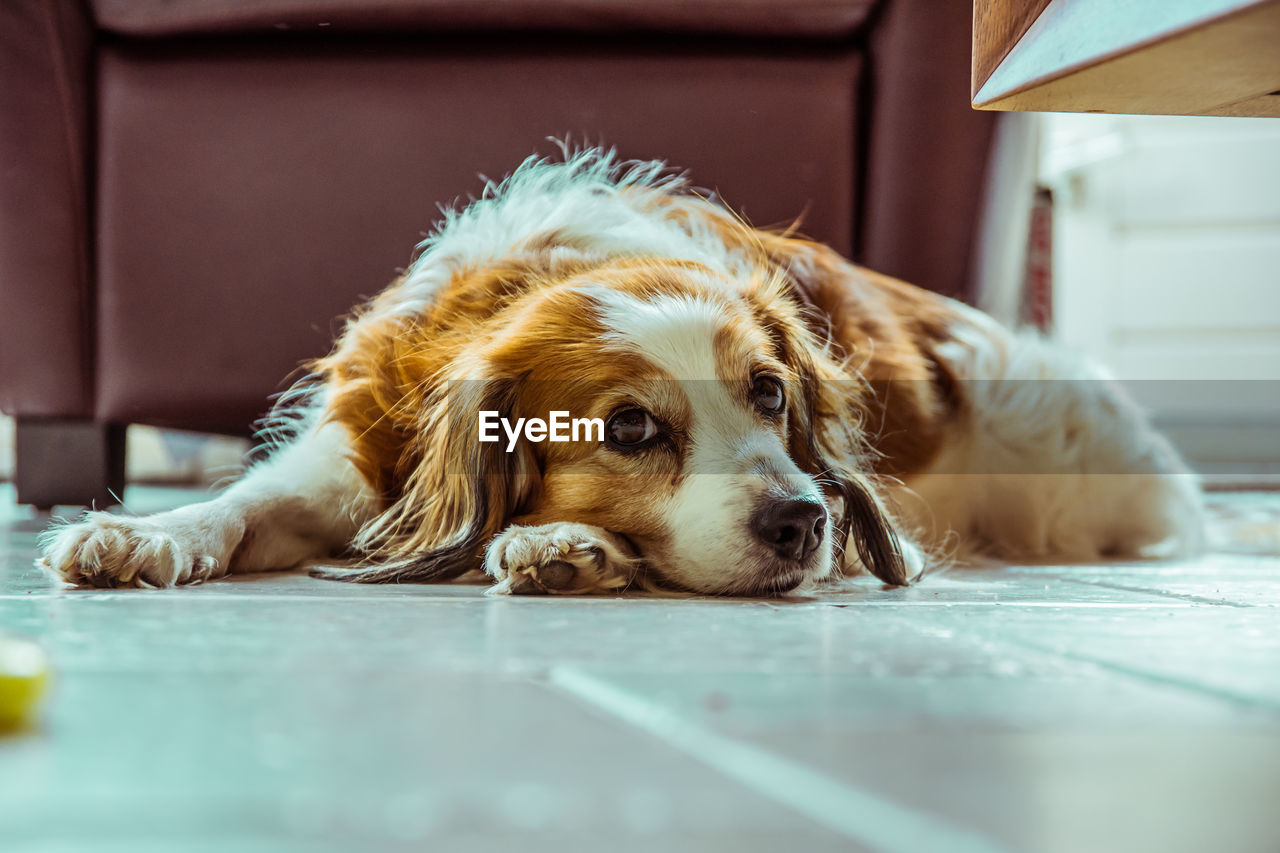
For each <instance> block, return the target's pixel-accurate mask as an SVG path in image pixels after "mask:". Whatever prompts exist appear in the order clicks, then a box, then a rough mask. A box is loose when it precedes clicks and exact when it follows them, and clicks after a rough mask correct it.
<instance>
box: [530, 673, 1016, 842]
mask: <svg viewBox="0 0 1280 853" xmlns="http://www.w3.org/2000/svg"><path fill="white" fill-rule="evenodd" d="M549 680H550V682H551V684H553V685H554V686H556V687H558V688H559V689H560V690H562V691H564V692H565V693H568V694H570V695H572V696H574V697H575V698H577V699H579V700H581V701H583V702H585V703H587V704H588V705H592V706H595V707H596V708H599V709H600V710H603V711H605V712H606V713H608V714H610V715H612V716H614V717H616V718H618V719H620V720H622V721H623V722H625V723H628V724H630V725H632V726H634V727H635V728H637V729H640V730H642V731H645V732H648V733H649V734H651V735H653V736H654V737H656V738H658V739H659V740H662V741H664V742H666V743H667V744H669V745H671V746H673V747H675V748H676V749H678V750H680V751H681V752H684V753H685V754H686V755H688V756H689V757H691V758H693V759H695V760H697V761H700V762H702V763H703V764H706V765H708V766H709V767H711V768H712V769H714V770H716V771H718V772H719V773H721V774H723V775H724V776H727V777H729V778H730V779H732V780H734V781H735V782H737V783H738V784H740V785H742V786H743V787H746V788H749V789H751V790H753V791H755V792H756V793H758V794H761V795H763V796H765V797H767V798H769V799H771V800H773V801H774V802H776V803H779V804H781V805H783V806H786V807H788V808H790V809H792V810H793V811H796V812H799V813H800V814H802V815H804V816H805V817H808V818H809V819H811V820H813V821H815V822H817V823H819V824H821V825H823V826H825V827H827V828H828V829H830V830H833V831H835V832H837V833H839V834H840V835H842V836H844V837H845V838H848V839H851V840H853V841H856V842H857V843H859V844H863V845H866V846H868V847H871V848H873V849H875V850H881V851H886V853H919V851H922V850H947V851H951V853H997V851H1003V850H1005V848H1004V847H1002V846H1001V845H999V844H997V843H995V842H994V841H991V840H989V839H987V838H985V837H984V836H982V835H979V834H978V833H976V832H974V831H972V830H969V829H967V828H963V827H957V826H952V825H950V824H948V823H946V822H944V821H942V820H940V819H938V818H936V817H933V816H931V815H928V814H925V813H923V812H919V811H915V810H914V809H911V808H909V807H907V806H904V805H902V804H900V803H896V802H894V801H892V800H887V799H884V798H882V797H880V796H877V795H876V794H872V793H869V792H867V791H864V790H862V789H860V788H856V787H854V786H852V785H850V784H849V783H847V782H842V781H840V780H838V779H835V778H832V777H830V776H827V775H826V774H823V773H821V772H819V771H816V770H813V769H810V768H808V767H805V766H804V765H802V764H798V763H796V762H793V761H790V760H788V759H786V758H783V757H781V756H778V755H775V754H773V753H771V752H768V751H766V750H763V749H760V748H758V747H755V746H751V745H749V744H746V743H742V742H741V741H737V740H733V739H731V738H728V737H725V736H723V735H719V734H716V733H715V732H713V731H711V730H709V729H706V728H704V727H702V726H699V725H697V724H696V723H693V722H691V721H689V720H687V719H684V718H682V717H681V716H680V715H679V714H677V713H675V712H674V711H672V710H670V709H669V708H666V707H663V706H662V705H660V704H658V703H655V702H652V701H649V700H646V699H644V698H643V697H641V696H637V695H635V694H634V693H630V692H628V691H625V690H622V689H620V688H618V687H616V686H614V685H612V684H609V683H608V682H607V681H604V680H602V679H600V678H597V677H594V676H592V675H589V674H587V673H585V672H583V671H582V670H580V669H576V668H574V667H567V666H561V667H553V668H552V669H551V671H550V673H549Z"/></svg>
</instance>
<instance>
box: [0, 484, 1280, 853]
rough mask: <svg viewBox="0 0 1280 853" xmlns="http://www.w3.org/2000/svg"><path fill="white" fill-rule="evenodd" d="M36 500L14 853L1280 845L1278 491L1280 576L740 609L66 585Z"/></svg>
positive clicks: (1164, 574) (1266, 524)
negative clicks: (35, 657)
mask: <svg viewBox="0 0 1280 853" xmlns="http://www.w3.org/2000/svg"><path fill="white" fill-rule="evenodd" d="M6 489H7V487H5V486H0V626H3V627H4V628H5V629H8V630H11V631H16V632H20V633H25V634H28V635H33V636H35V637H38V638H40V639H41V640H42V641H43V642H44V643H45V644H46V645H47V646H48V648H49V650H50V652H51V653H52V655H53V656H54V658H55V660H56V665H57V676H58V678H57V683H56V687H55V689H54V691H53V693H52V695H51V696H50V697H49V701H48V702H47V707H46V708H45V713H44V716H43V720H42V722H41V724H40V725H39V726H38V727H37V728H35V729H34V730H31V731H28V732H24V733H19V734H16V735H10V736H8V737H3V738H0V849H4V850H6V851H13V850H22V849H24V848H30V849H33V850H40V851H63V850H67V851H71V850H75V851H79V850H112V851H115V850H120V851H178V850H307V851H311V850H322V851H323V850H351V851H376V850H398V849H405V850H426V849H434V850H504V849H510V850H520V851H541V850H555V851H565V850H584V851H613V850H637V851H639V850H643V851H667V850H733V851H752V850H787V851H809V850H815V851H817V850H851V849H853V850H856V849H875V850H886V851H904V853H917V851H945V850H958V851H994V850H1031V851H1042V850H1043V851H1069V853H1078V851H1109V850H1115V851H1136V850H1159V851H1176V850H1187V851H1246V850H1257V851H1270V852H1271V853H1274V851H1276V850H1280V606H1278V605H1280V556H1275V555H1274V554H1275V552H1276V550H1277V549H1276V547H1275V546H1276V542H1275V537H1276V531H1277V529H1280V528H1277V527H1276V526H1275V518H1276V516H1277V512H1276V509H1277V504H1280V499H1278V498H1277V496H1276V495H1271V496H1258V495H1230V496H1220V497H1218V498H1217V499H1216V500H1217V501H1218V504H1219V515H1220V516H1224V517H1226V518H1228V520H1229V522H1230V523H1231V524H1233V525H1235V528H1234V529H1235V531H1236V533H1235V535H1233V541H1236V542H1237V543H1243V544H1240V546H1239V550H1241V551H1251V552H1253V553H1217V554H1215V555H1213V556H1210V557H1208V558H1205V559H1202V560H1198V561H1195V562H1188V563H1175V564H1149V565H1123V566H1105V567H1074V568H1070V567H1068V568H1059V567H1022V568H1007V569H986V570H981V571H963V572H962V571H955V572H952V573H951V574H949V575H946V576H942V577H938V578H934V579H931V580H929V581H927V582H925V583H924V584H922V585H920V586H917V587H914V588H910V589H905V590H883V589H880V588H879V587H878V585H876V584H874V583H872V582H870V581H869V580H865V581H862V580H860V581H856V582H852V583H850V584H849V586H848V588H847V589H844V590H841V591H839V592H833V593H830V594H825V595H823V596H822V597H819V598H809V599H795V600H779V601H733V600H706V599H692V600H652V599H650V600H637V599H630V600H616V599H607V598H606V599H560V598H554V597H552V598H513V599H495V598H487V597H485V596H484V595H483V594H482V593H483V590H482V588H479V587H474V586H404V587H353V586H344V585H340V584H333V583H329V582H325V581H318V580H312V579H309V578H306V577H299V576H296V575H270V576H262V577H258V578H251V579H243V580H235V581H225V582H219V583H214V584H210V585H207V586H204V587H197V588H194V589H190V590H177V591H160V592H142V591H83V592H82V591H74V592H64V591H59V590H56V589H54V588H53V587H52V586H51V585H50V584H49V582H48V581H47V580H46V579H44V578H43V577H42V576H41V575H40V574H38V573H37V572H36V571H35V570H34V569H33V568H32V567H31V558H32V555H33V553H34V543H35V536H36V532H37V531H38V530H39V529H40V528H41V527H42V526H43V524H44V522H45V519H44V518H41V517H39V516H36V515H35V514H34V513H33V512H30V511H29V510H27V509H25V508H18V507H15V506H13V495H12V492H11V491H7V490H6ZM126 497H127V499H128V500H129V501H130V502H131V503H132V504H134V505H135V506H136V507H137V508H138V509H142V510H145V509H150V508H155V507H158V506H163V505H168V504H170V503H172V502H174V501H175V500H184V499H189V497H190V496H189V495H187V494H183V493H173V492H161V491H157V490H139V489H134V490H131V492H130V493H129V494H128V495H127V496H126ZM1267 552H1272V553H1271V554H1268V553H1267Z"/></svg>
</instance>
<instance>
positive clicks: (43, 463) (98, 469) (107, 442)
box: [14, 416, 125, 509]
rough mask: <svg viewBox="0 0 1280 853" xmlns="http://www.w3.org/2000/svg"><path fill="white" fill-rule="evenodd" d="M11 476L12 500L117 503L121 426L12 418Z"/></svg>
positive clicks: (122, 450) (120, 486)
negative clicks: (14, 497) (13, 454)
mask: <svg viewBox="0 0 1280 853" xmlns="http://www.w3.org/2000/svg"><path fill="white" fill-rule="evenodd" d="M16 427H17V430H16V435H15V442H14V444H15V450H16V457H17V458H16V460H15V462H16V465H15V470H14V481H15V484H16V486H17V491H18V503H25V504H34V505H35V506H36V507H38V508H39V509H49V508H51V507H54V506H89V507H94V508H97V509H102V508H105V507H108V506H111V505H113V504H118V503H120V497H121V496H122V495H123V494H124V460H125V425H124V424H103V423H97V422H94V421H89V420H67V419H62V418H31V417H21V416H20V417H18V419H17V424H16Z"/></svg>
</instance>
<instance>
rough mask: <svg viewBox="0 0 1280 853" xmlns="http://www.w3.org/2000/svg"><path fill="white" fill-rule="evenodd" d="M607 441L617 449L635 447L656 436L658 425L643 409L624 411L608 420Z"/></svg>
mask: <svg viewBox="0 0 1280 853" xmlns="http://www.w3.org/2000/svg"><path fill="white" fill-rule="evenodd" d="M607 432H608V435H609V441H610V443H611V444H614V445H616V446H618V447H635V446H637V445H640V444H644V443H645V442H646V441H648V440H649V439H651V438H653V437H654V436H656V435H657V434H658V424H657V423H656V422H655V421H654V420H653V416H652V415H650V414H649V413H648V412H646V411H645V410H644V409H626V410H625V411H621V412H618V413H617V414H616V415H614V416H613V417H611V418H609V424H608V429H607Z"/></svg>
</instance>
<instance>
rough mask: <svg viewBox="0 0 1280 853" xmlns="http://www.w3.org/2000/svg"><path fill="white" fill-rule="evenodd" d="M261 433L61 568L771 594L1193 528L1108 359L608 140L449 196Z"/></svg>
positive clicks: (498, 588)
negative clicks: (231, 480) (739, 210)
mask: <svg viewBox="0 0 1280 853" xmlns="http://www.w3.org/2000/svg"><path fill="white" fill-rule="evenodd" d="M920 239H922V240H926V239H928V237H927V235H921V237H920ZM570 416H572V417H573V419H574V424H575V426H576V425H577V424H578V423H579V422H581V424H582V425H583V426H584V428H585V437H584V435H582V434H579V435H578V436H577V440H576V441H575V440H568V439H565V440H561V439H563V436H561V438H556V435H554V433H556V427H557V426H558V427H564V426H565V424H566V423H568V421H566V420H564V419H565V418H567V417H570ZM547 417H550V418H551V421H550V424H551V427H550V428H549V427H548V421H546V420H545V418H547ZM557 418H560V420H557ZM486 419H487V420H486ZM499 423H501V424H504V427H503V429H504V430H505V433H504V432H503V431H499V430H497V428H496V425H497V424H499ZM512 423H515V424H516V427H515V428H514V429H513V428H512V427H511V424H512ZM548 430H549V431H550V432H551V433H553V435H552V436H551V439H552V440H541V441H540V440H539V439H540V438H542V437H543V436H545V434H546V433H547V432H548ZM560 432H561V433H563V432H566V430H560ZM263 435H264V443H265V446H266V448H267V452H266V453H265V457H264V459H263V460H262V461H259V462H257V463H255V464H253V465H252V466H250V468H249V469H248V470H247V472H246V473H245V475H244V476H243V477H242V478H241V479H240V480H239V481H238V482H236V483H235V484H233V485H232V486H230V487H229V488H227V489H226V490H225V491H223V492H221V493H220V494H218V495H217V496H216V497H214V498H213V499H212V500H209V501H206V502H203V503H197V504H194V505H190V506H184V507H181V508H178V509H175V510H172V511H169V512H163V513H160V514H156V515H151V516H145V517H131V516H127V515H117V514H108V513H105V512H89V513H87V514H86V515H85V516H84V517H83V519H81V520H79V521H78V522H75V523H70V524H64V525H62V526H56V527H54V528H51V529H50V530H49V531H48V532H47V533H46V534H45V536H44V538H43V540H42V542H41V550H42V557H41V558H40V563H41V565H43V566H44V567H45V568H46V569H48V570H49V571H50V572H52V573H53V574H54V575H55V576H56V577H58V578H59V579H61V580H62V581H64V582H67V583H70V584H74V585H80V586H96V587H170V586H174V585H177V584H190V583H197V582H201V581H205V580H208V579H210V578H216V577H219V576H223V575H226V574H240V573H247V572H259V571H265V570H272V569H285V568H290V567H299V566H311V567H312V573H313V574H315V575H318V576H320V577H328V578H333V579H338V580H345V581H350V582H357V583H386V582H393V583H394V582H437V581H445V580H450V579H454V578H459V577H462V576H471V577H475V576H476V575H477V573H479V572H483V574H484V575H485V576H487V579H488V580H489V581H490V582H491V583H492V584H493V586H492V590H491V591H492V592H495V593H500V594H503V593H506V594H509V593H524V594H545V593H556V594H586V593H617V592H619V591H622V590H626V589H634V590H649V591H655V592H658V591H668V592H672V591H675V592H680V591H682V592H687V593H701V594H708V595H781V594H786V593H790V592H793V591H795V590H804V589H811V588H814V587H815V586H817V585H819V584H822V583H823V582H826V581H831V580H834V579H837V578H841V577H846V576H850V575H854V574H859V573H862V572H869V573H870V574H871V575H874V576H875V577H876V578H879V579H880V580H881V581H883V582H884V583H886V584H890V585H896V586H900V585H905V584H908V583H910V582H912V581H913V580H914V579H916V578H919V577H920V576H922V574H923V573H925V572H926V571H927V570H929V569H930V568H931V567H936V566H939V565H943V564H954V563H963V562H969V561H973V560H989V559H998V560H1005V561H1040V562H1044V561H1073V562H1074V561H1096V560H1101V559H1111V558H1151V557H1170V556H1176V555H1182V554H1190V553H1194V552H1196V551H1197V550H1198V549H1199V548H1200V547H1201V546H1202V543H1203V533H1202V530H1203V510H1202V500H1201V495H1200V491H1199V488H1198V485H1197V483H1196V479H1195V477H1194V476H1193V475H1191V473H1190V472H1189V471H1188V469H1187V468H1186V466H1185V465H1184V463H1183V462H1182V460H1181V459H1180V458H1179V457H1178V455H1177V453H1176V452H1175V451H1174V450H1173V448H1172V447H1171V446H1170V445H1169V444H1168V442H1167V441H1166V440H1165V439H1164V438H1163V437H1161V436H1160V435H1159V434H1157V433H1156V432H1155V431H1153V429H1152V427H1151V426H1150V425H1149V423H1148V422H1147V420H1146V419H1145V417H1144V415H1143V413H1142V412H1141V411H1140V410H1139V409H1138V407H1137V406H1136V405H1135V404H1134V403H1133V402H1131V401H1130V400H1129V399H1127V398H1126V396H1125V395H1124V393H1123V392H1122V390H1121V389H1120V388H1119V387H1118V386H1117V385H1116V384H1115V383H1114V382H1112V381H1111V380H1109V379H1108V378H1107V376H1106V374H1105V373H1104V372H1103V371H1102V370H1101V369H1100V368H1098V367H1096V366H1095V365H1093V364H1091V363H1089V362H1088V361H1087V360H1085V359H1083V358H1081V357H1079V356H1076V355H1074V354H1072V353H1069V352H1068V351H1066V350H1064V349H1062V348H1060V347H1059V346H1056V345H1055V344H1053V343H1051V342H1049V341H1047V340H1044V339H1042V338H1039V337H1037V336H1035V335H1032V334H1028V333H1024V332H1015V331H1011V330H1009V329H1007V328H1005V327H1002V326H1001V325H999V324H997V323H996V322H995V321H994V320H992V319H991V318H990V317H988V316H987V315H985V314H982V313H980V312H978V311H976V310H974V309H972V308H969V307H967V306H965V305H963V304H961V303H959V302H956V301H953V300H951V299H947V298H944V297H942V296H939V295H936V294H933V293H931V292H928V291H925V290H923V289H920V288H916V287H914V286H911V285H909V284H906V283H903V282H900V281H897V280H894V279H892V278H889V277H887V276H884V275H880V274H877V273H874V272H871V271H869V270H867V269H863V268H860V267H858V266H855V265H854V264H852V263H851V262H849V261H847V260H845V259H844V258H842V257H841V256H839V255H838V254H837V253H836V252H835V251H833V250H832V249H830V248H828V247H826V246H824V245H821V244H819V243H816V242H812V241H809V240H806V239H802V238H801V237H799V236H797V235H796V233H795V232H794V231H793V230H773V231H770V230H760V229H756V228H753V227H751V226H749V225H748V224H746V223H745V222H743V221H742V220H740V219H739V218H737V217H736V216H735V215H734V214H733V213H732V212H731V211H730V210H729V209H727V208H726V207H724V206H721V205H720V204H719V203H717V202H716V201H714V200H713V199H712V198H710V197H709V196H707V195H703V194H699V193H697V192H695V191H693V190H692V189H691V188H690V186H689V185H688V183H687V181H686V180H685V179H684V177H683V176H680V175H675V174H673V173H672V172H671V171H670V170H668V169H667V168H666V167H665V165H664V164H663V163H661V162H657V161H654V162H642V161H625V162H624V161H620V160H619V159H618V158H617V157H616V156H615V155H614V154H613V152H611V151H602V150H600V149H588V150H582V151H577V152H572V151H566V152H565V154H564V156H563V157H562V158H559V159H557V160H555V161H552V160H546V159H538V158H530V159H528V160H526V161H525V162H524V163H523V164H521V165H520V166H519V168H517V169H516V170H515V171H514V172H513V173H512V174H511V175H510V176H509V177H507V178H506V179H505V180H503V181H501V182H499V183H492V182H491V183H489V184H488V185H487V186H486V189H485V192H484V194H483V195H482V196H481V197H480V198H479V199H476V200H473V201H472V202H471V203H470V204H469V205H467V206H465V207H464V208H463V209H461V210H450V211H446V212H445V215H444V219H443V220H442V221H441V222H440V223H438V226H437V228H436V230H435V231H434V232H433V234H432V236H430V237H428V238H427V239H426V240H425V241H424V243H423V244H422V245H421V246H420V247H419V255H418V256H417V258H416V260H415V261H414V262H413V263H412V265H411V266H410V267H409V268H408V270H407V272H406V273H405V274H404V275H403V276H401V277H400V278H399V279H398V280H397V281H395V282H394V283H392V284H391V285H390V286H389V287H388V288H387V289H386V290H384V291H383V292H382V293H381V294H379V295H378V296H377V297H375V298H374V299H372V300H371V301H370V302H368V303H367V304H366V305H364V306H363V307H360V308H359V309H357V310H356V311H355V313H354V314H353V315H352V316H351V318H350V319H349V320H348V321H347V323H346V325H345V329H344V331H343V332H342V334H341V335H340V336H339V338H338V340H337V342H336V344H335V346H334V348H333V349H332V351H331V352H330V353H329V354H328V355H327V356H325V357H323V358H321V359H319V360H317V361H315V362H314V363H312V364H311V365H310V370H309V373H308V374H307V376H306V377H305V378H304V379H302V380H301V381H299V382H298V383H296V384H295V385H294V386H293V387H292V388H291V389H290V391H288V392H287V393H285V394H284V395H282V397H281V399H280V400H278V401H277V404H276V405H275V407H274V410H273V414H272V416H271V417H270V418H269V422H268V423H267V425H266V427H265V429H264V430H263ZM495 435H497V440H495V438H494V436H495ZM335 559H337V560H339V561H340V562H339V565H338V566H336V567H335V566H333V565H329V566H328V567H325V566H324V565H323V564H324V563H325V562H326V561H332V560H335ZM343 561H345V562H343Z"/></svg>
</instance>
